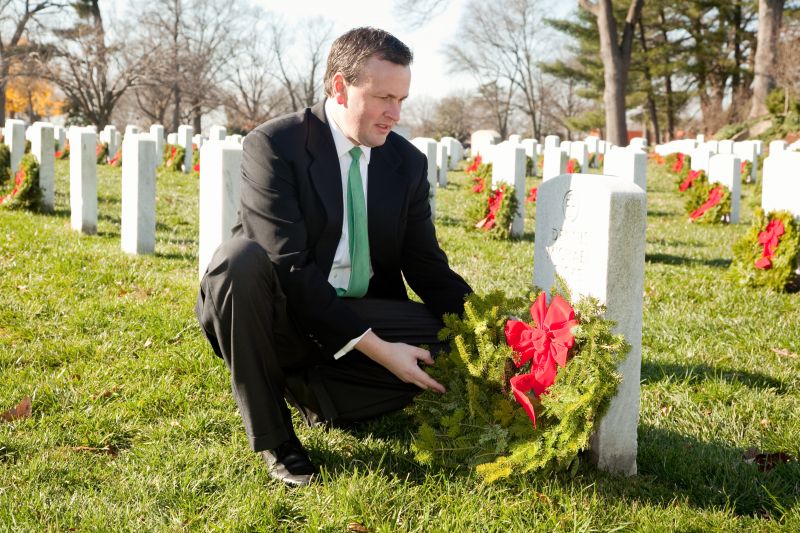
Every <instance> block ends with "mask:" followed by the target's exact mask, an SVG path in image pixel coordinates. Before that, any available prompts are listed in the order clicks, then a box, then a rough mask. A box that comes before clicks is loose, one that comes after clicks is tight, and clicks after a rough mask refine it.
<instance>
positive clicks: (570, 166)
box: [567, 159, 575, 174]
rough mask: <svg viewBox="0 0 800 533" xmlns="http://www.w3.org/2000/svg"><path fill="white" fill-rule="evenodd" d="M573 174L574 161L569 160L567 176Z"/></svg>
mask: <svg viewBox="0 0 800 533" xmlns="http://www.w3.org/2000/svg"><path fill="white" fill-rule="evenodd" d="M574 172H575V160H574V159H570V160H569V161H567V174H572V173H574Z"/></svg>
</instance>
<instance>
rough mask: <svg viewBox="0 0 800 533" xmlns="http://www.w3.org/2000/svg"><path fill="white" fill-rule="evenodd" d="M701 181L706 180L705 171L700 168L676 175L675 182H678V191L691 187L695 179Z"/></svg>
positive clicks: (684, 190)
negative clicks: (683, 174)
mask: <svg viewBox="0 0 800 533" xmlns="http://www.w3.org/2000/svg"><path fill="white" fill-rule="evenodd" d="M698 180H699V181H701V182H702V181H703V180H706V181H708V180H707V179H706V173H705V172H704V171H702V170H690V171H689V172H688V173H687V174H686V176H678V179H676V180H675V182H676V183H677V184H678V190H679V191H680V192H686V191H687V190H688V189H691V188H692V185H694V182H695V181H698Z"/></svg>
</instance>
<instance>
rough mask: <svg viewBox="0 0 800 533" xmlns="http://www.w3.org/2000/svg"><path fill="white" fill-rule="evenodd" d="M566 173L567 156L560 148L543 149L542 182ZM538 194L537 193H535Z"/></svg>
mask: <svg viewBox="0 0 800 533" xmlns="http://www.w3.org/2000/svg"><path fill="white" fill-rule="evenodd" d="M566 173H567V154H565V153H564V152H562V151H561V148H558V147H555V148H545V149H544V162H543V164H542V181H547V180H549V179H552V178H555V177H556V176H560V175H561V174H566ZM537 194H538V192H537ZM537 198H538V196H537Z"/></svg>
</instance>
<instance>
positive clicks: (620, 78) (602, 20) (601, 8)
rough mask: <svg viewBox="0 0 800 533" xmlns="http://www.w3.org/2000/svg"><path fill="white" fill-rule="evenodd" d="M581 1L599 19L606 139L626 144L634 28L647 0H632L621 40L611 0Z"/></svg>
mask: <svg viewBox="0 0 800 533" xmlns="http://www.w3.org/2000/svg"><path fill="white" fill-rule="evenodd" d="M578 3H579V4H580V6H581V7H582V8H583V9H585V10H587V11H589V12H590V13H592V14H593V15H594V16H595V17H596V18H597V29H598V30H599V33H600V56H601V58H602V60H603V71H604V80H605V88H604V91H603V103H604V104H605V110H606V138H607V139H608V140H609V141H611V142H613V143H615V144H618V145H622V146H625V145H627V144H628V125H627V122H626V120H625V92H626V89H627V85H628V70H629V68H630V65H631V52H632V50H633V36H634V29H635V27H636V24H637V23H638V21H639V17H640V16H641V12H642V6H643V5H644V0H631V3H630V7H629V8H628V14H627V16H626V17H625V22H624V23H623V27H622V38H621V39H620V37H619V32H618V29H617V20H616V19H615V18H614V10H613V6H612V2H611V0H596V1H595V2H592V1H591V0H578Z"/></svg>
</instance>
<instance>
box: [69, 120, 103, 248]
mask: <svg viewBox="0 0 800 533" xmlns="http://www.w3.org/2000/svg"><path fill="white" fill-rule="evenodd" d="M96 149H97V135H96V134H95V133H94V132H93V131H91V130H88V129H87V130H80V129H79V130H76V131H73V132H72V136H71V137H70V139H69V207H70V225H71V227H72V229H74V230H75V231H80V232H81V233H86V234H90V235H91V234H94V233H97V155H96Z"/></svg>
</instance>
